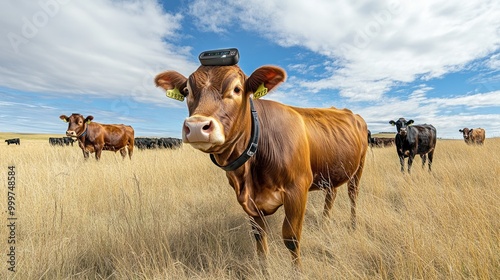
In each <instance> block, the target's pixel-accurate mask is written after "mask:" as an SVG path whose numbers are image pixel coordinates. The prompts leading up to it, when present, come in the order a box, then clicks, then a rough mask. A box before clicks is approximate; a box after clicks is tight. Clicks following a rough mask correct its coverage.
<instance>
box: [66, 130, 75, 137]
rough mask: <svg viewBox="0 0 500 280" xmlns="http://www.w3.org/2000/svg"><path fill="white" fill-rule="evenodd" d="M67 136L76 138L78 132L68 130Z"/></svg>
mask: <svg viewBox="0 0 500 280" xmlns="http://www.w3.org/2000/svg"><path fill="white" fill-rule="evenodd" d="M66 135H67V136H76V132H75V131H74V130H67V131H66Z"/></svg>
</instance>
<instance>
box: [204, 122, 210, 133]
mask: <svg viewBox="0 0 500 280" xmlns="http://www.w3.org/2000/svg"><path fill="white" fill-rule="evenodd" d="M211 128H212V122H209V123H208V124H207V125H204V126H203V130H204V131H207V130H210V129H211Z"/></svg>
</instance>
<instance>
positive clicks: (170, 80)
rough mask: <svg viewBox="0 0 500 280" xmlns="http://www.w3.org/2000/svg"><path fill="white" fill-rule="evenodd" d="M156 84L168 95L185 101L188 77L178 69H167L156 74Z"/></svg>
mask: <svg viewBox="0 0 500 280" xmlns="http://www.w3.org/2000/svg"><path fill="white" fill-rule="evenodd" d="M155 85H156V86H157V87H161V88H163V89H164V90H165V91H166V93H165V94H166V96H167V97H170V98H172V99H175V100H179V101H183V100H184V97H186V96H187V94H186V93H185V91H184V88H186V85H187V78H186V77H184V76H183V75H182V74H180V73H178V72H176V71H166V72H163V73H160V74H158V75H156V77H155Z"/></svg>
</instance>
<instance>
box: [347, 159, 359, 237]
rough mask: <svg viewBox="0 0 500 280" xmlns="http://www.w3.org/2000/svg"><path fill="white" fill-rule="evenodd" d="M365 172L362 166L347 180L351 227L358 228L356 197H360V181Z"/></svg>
mask: <svg viewBox="0 0 500 280" xmlns="http://www.w3.org/2000/svg"><path fill="white" fill-rule="evenodd" d="M362 173H363V167H362V166H361V167H360V168H359V169H358V171H357V172H356V174H354V176H353V177H352V178H351V179H350V180H349V182H347V185H348V189H347V191H348V193H349V199H350V200H351V227H352V229H353V230H354V229H356V199H357V198H358V192H359V181H360V179H361V174H362Z"/></svg>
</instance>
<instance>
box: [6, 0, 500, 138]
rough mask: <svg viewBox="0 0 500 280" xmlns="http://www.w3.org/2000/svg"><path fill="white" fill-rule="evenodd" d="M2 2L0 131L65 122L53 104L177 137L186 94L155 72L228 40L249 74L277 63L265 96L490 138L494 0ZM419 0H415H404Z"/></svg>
mask: <svg viewBox="0 0 500 280" xmlns="http://www.w3.org/2000/svg"><path fill="white" fill-rule="evenodd" d="M227 2H229V3H226V1H219V0H210V1H206V0H180V1H161V2H158V1H151V0H143V1H133V0H122V1H109V0H99V1H75V0H39V1H1V2H0V22H1V24H0V33H1V35H2V36H1V37H0V48H1V50H2V51H1V52H0V131H1V132H21V133H54V134H61V135H62V134H63V133H64V132H65V130H66V128H67V125H66V124H65V123H63V122H61V120H60V119H59V116H60V115H61V114H66V115H69V114H71V113H81V114H83V115H85V116H87V115H92V116H94V121H96V122H101V123H125V124H129V125H132V126H133V127H134V129H135V131H136V136H152V137H178V138H180V137H181V127H182V122H183V120H184V118H186V117H187V110H186V109H185V104H183V103H181V102H178V101H175V100H171V99H168V98H166V97H165V95H164V93H163V91H162V90H160V89H158V88H155V87H154V84H153V78H154V76H156V74H158V73H160V72H162V71H165V70H176V71H178V72H180V73H182V74H184V75H186V76H188V75H189V74H190V73H192V72H193V71H195V70H196V68H197V67H198V66H199V62H198V59H197V57H198V54H199V53H200V52H202V51H204V50H211V49H217V48H228V47H236V48H238V49H239V51H240V55H241V58H240V62H239V65H240V67H241V68H242V69H243V71H244V72H245V73H246V74H247V75H250V74H251V73H252V71H254V70H255V69H256V68H258V67H259V66H262V65H268V64H272V65H277V66H280V67H282V68H284V69H285V70H286V71H287V74H288V77H287V81H286V82H285V83H283V84H282V85H281V86H280V87H279V88H278V89H277V90H276V91H273V92H272V93H270V94H268V95H267V96H266V97H265V98H268V99H272V100H276V101H279V102H282V103H285V104H289V105H293V106H302V107H331V106H334V107H337V108H344V107H345V108H349V109H351V110H353V111H354V112H356V113H359V114H360V115H361V116H363V118H364V119H365V121H366V122H367V123H368V127H369V129H370V130H371V131H372V133H377V132H381V131H395V128H394V127H392V126H391V125H390V124H389V123H388V122H389V121H390V120H395V119H398V118H400V117H405V118H406V119H413V120H414V121H415V123H431V124H433V125H434V126H435V127H436V128H437V130H438V137H443V138H456V139H458V138H461V135H460V133H459V132H458V130H459V129H461V128H464V127H470V128H475V127H483V128H485V129H486V135H487V137H500V71H499V69H500V3H499V2H498V1H493V0H492V1H489V0H482V1H463V0H457V1H441V0H438V1H420V2H423V3H408V1H397V0H388V1H363V0H359V1H348V0H345V1H330V0H307V1H305V0H302V1H298V0H292V1H287V2H286V3H287V4H286V5H283V4H282V3H283V1H278V0H246V1H239V0H237V1H227ZM412 2H415V1H412Z"/></svg>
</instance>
